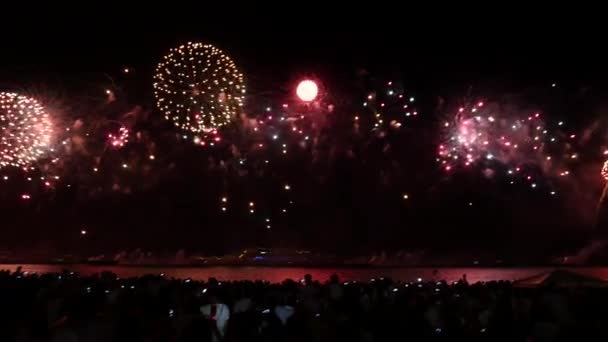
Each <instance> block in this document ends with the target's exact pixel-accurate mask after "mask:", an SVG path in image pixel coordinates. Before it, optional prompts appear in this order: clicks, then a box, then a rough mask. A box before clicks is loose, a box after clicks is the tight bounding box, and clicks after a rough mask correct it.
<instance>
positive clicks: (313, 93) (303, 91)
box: [296, 80, 319, 102]
mask: <svg viewBox="0 0 608 342" xmlns="http://www.w3.org/2000/svg"><path fill="white" fill-rule="evenodd" d="M318 92H319V88H318V87H317V84H316V83H315V82H313V81H311V80H304V81H302V82H300V84H298V88H297V89H296V94H298V97H299V98H300V100H302V101H305V102H310V101H312V100H314V99H315V98H316V97H317V93H318Z"/></svg>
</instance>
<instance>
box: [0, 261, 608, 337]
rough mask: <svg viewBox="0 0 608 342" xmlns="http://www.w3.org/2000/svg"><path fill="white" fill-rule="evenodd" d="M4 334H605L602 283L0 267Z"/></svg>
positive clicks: (607, 295)
mask: <svg viewBox="0 0 608 342" xmlns="http://www.w3.org/2000/svg"><path fill="white" fill-rule="evenodd" d="M0 303H1V309H0V311H1V312H2V319H1V320H0V321H1V322H2V323H1V324H2V332H1V333H0V334H1V336H0V341H53V342H55V341H66V342H85V341H86V342H89V341H91V342H93V341H95V342H101V341H129V342H135V341H142V342H143V341H168V342H172V341H198V342H204V341H210V342H222V341H226V342H229V341H247V342H249V341H351V342H356V341H361V342H376V341H525V342H528V341H530V342H532V341H573V340H575V339H579V340H581V341H606V340H608V333H607V332H606V329H605V327H606V324H607V323H608V305H607V304H608V291H606V290H603V289H591V288H586V289H580V288H579V289H567V290H566V289H561V288H558V287H556V286H551V285H547V286H543V287H540V288H518V287H514V286H513V284H512V283H510V282H489V283H475V284H469V283H468V282H467V281H466V276H464V277H463V279H462V280H460V281H458V282H454V283H451V284H447V283H445V282H436V281H432V282H426V281H424V280H422V279H419V280H418V281H416V282H396V281H392V280H391V279H387V278H377V279H372V280H370V281H368V282H365V283H362V282H355V281H350V282H349V281H340V280H339V279H338V277H337V276H332V277H331V279H329V280H326V281H324V282H317V281H314V280H313V279H312V277H311V276H310V275H306V276H305V277H304V279H302V280H300V281H293V280H286V281H284V282H282V283H280V284H273V283H268V282H262V281H230V282H228V281H218V280H216V279H213V278H211V279H209V280H208V281H195V280H191V279H169V278H168V277H166V276H164V275H162V274H160V275H147V276H142V277H137V278H128V279H121V278H120V277H118V276H117V275H115V274H112V273H101V274H98V275H93V276H79V275H78V274H74V273H72V272H68V271H66V272H63V273H55V274H28V273H26V272H21V271H20V270H17V271H16V272H8V271H3V272H2V273H0Z"/></svg>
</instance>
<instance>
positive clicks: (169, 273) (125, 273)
mask: <svg viewBox="0 0 608 342" xmlns="http://www.w3.org/2000/svg"><path fill="white" fill-rule="evenodd" d="M19 266H21V267H22V272H36V273H56V272H61V271H63V270H68V271H73V272H77V273H79V274H81V275H92V274H95V273H101V272H103V271H110V272H113V273H115V274H117V275H118V276H119V277H122V278H127V277H136V276H142V275H146V274H158V275H160V274H163V275H164V276H165V277H169V278H180V279H187V278H190V279H194V280H207V279H209V278H210V277H214V278H216V279H218V280H220V281H222V280H223V281H228V280H265V281H269V282H273V283H276V282H281V281H283V280H285V279H293V280H296V281H297V280H300V279H302V278H303V277H304V275H306V274H310V275H312V277H313V279H316V280H319V281H325V280H327V279H329V277H330V276H331V275H332V274H337V275H338V276H339V278H340V279H341V280H343V281H370V280H371V279H374V278H375V279H378V278H381V277H388V278H391V279H393V280H399V281H419V280H422V281H438V280H445V281H448V282H452V281H457V280H459V279H462V277H463V275H466V278H467V280H468V281H469V283H471V282H478V281H484V282H487V281H493V280H509V281H516V280H520V279H525V278H529V277H533V276H537V275H541V274H545V273H548V272H551V271H553V270H557V269H565V270H570V271H573V272H576V273H579V274H583V275H586V276H591V277H594V278H599V279H603V280H607V281H608V267H560V268H558V267H504V268H483V267H475V268H466V267H438V268H431V267H376V268H374V267H275V266H272V267H271V266H251V267H245V266H242V267H241V266H238V267H237V266H208V267H184V266H126V265H111V266H110V265H89V264H82V265H80V264H73V265H49V264H22V265H17V264H0V269H2V270H11V271H15V270H16V269H17V267H19Z"/></svg>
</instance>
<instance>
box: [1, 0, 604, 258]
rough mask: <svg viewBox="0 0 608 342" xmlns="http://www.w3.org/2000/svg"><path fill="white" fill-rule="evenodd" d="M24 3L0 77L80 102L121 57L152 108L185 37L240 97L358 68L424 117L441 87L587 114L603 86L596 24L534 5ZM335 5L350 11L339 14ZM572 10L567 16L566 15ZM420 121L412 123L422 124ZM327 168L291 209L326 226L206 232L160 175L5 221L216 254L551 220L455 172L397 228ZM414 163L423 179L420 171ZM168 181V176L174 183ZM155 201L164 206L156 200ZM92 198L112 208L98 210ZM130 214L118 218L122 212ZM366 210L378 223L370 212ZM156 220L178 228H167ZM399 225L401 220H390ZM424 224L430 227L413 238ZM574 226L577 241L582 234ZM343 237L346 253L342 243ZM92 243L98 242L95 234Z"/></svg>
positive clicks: (436, 241) (476, 231)
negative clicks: (231, 77)
mask: <svg viewBox="0 0 608 342" xmlns="http://www.w3.org/2000/svg"><path fill="white" fill-rule="evenodd" d="M28 4H29V5H31V7H34V9H27V11H26V9H25V8H19V9H17V8H15V9H12V8H11V9H10V10H6V11H3V14H2V15H3V21H2V23H0V28H1V29H2V33H3V34H2V39H1V42H2V46H1V48H2V51H1V53H0V86H2V87H4V88H6V89H31V88H36V89H38V88H40V87H42V88H44V89H47V90H49V88H50V89H51V90H52V91H54V92H58V93H61V94H66V95H65V96H66V97H71V96H72V95H73V94H74V96H82V95H83V93H87V92H89V91H91V92H93V93H94V92H95V91H98V89H95V87H90V86H91V85H92V84H96V82H98V81H99V80H103V79H104V77H105V76H104V75H111V76H113V75H116V74H119V70H121V69H122V68H123V67H130V68H132V69H133V70H135V74H134V77H133V79H131V80H130V81H129V82H131V83H130V84H129V86H128V88H129V97H130V99H129V102H130V104H142V105H143V106H144V107H146V108H153V101H152V88H151V87H150V84H151V79H152V71H153V68H154V66H155V64H156V62H157V60H158V59H159V58H160V56H162V55H163V54H164V53H165V52H166V51H167V50H168V49H169V48H170V47H173V46H175V45H177V44H181V43H183V42H186V41H189V40H198V41H207V42H210V43H213V44H215V45H217V46H220V47H221V48H223V49H224V50H226V51H229V52H230V54H231V55H232V56H233V57H234V59H235V60H237V61H238V64H239V65H240V66H242V68H243V70H244V72H245V74H246V75H247V78H248V88H249V89H250V93H251V94H254V95H255V94H263V93H267V92H270V93H281V92H283V93H284V92H287V91H289V89H290V87H291V84H292V83H294V82H295V81H296V80H298V79H300V78H301V77H303V76H310V75H312V76H314V77H318V78H321V79H323V82H324V83H326V85H327V87H328V88H330V89H332V91H334V92H335V93H336V94H345V93H350V92H351V91H352V90H353V89H354V88H356V86H355V84H356V83H357V82H358V80H359V79H360V75H361V72H362V71H365V72H366V73H369V75H372V77H374V78H378V79H380V78H393V77H395V78H397V79H401V80H406V82H407V85H408V86H409V87H411V88H414V89H416V90H417V91H418V93H420V94H421V95H420V96H421V98H422V101H423V105H424V106H425V108H426V110H427V112H430V113H432V112H433V111H435V110H436V107H437V101H438V98H447V99H448V101H449V98H450V97H452V98H460V97H461V96H462V95H464V94H466V93H467V92H469V91H471V90H473V91H474V92H475V93H476V94H478V95H479V96H502V95H504V94H517V96H524V97H526V96H528V94H533V95H531V96H532V97H533V100H532V101H531V102H533V103H534V104H540V103H542V104H543V105H545V106H548V107H550V108H553V109H555V110H556V112H559V115H564V113H563V111H566V109H569V108H571V107H575V106H576V104H578V103H580V102H584V101H587V99H584V100H580V99H577V96H578V94H580V93H581V92H583V91H587V90H586V89H592V91H590V92H589V91H587V93H591V95H590V96H591V98H592V99H593V101H592V102H593V106H595V107H593V108H594V109H597V108H601V106H602V104H601V101H599V100H597V99H598V98H602V96H603V95H604V94H605V89H606V79H607V78H606V77H607V76H608V66H607V65H608V64H607V63H606V61H607V60H608V52H607V51H606V49H605V46H604V45H605V44H604V43H605V42H604V40H605V39H603V33H604V31H605V30H602V29H600V27H599V26H600V22H599V21H597V20H595V19H594V17H593V16H590V15H588V14H584V15H583V14H581V15H580V16H578V13H577V15H574V13H576V11H573V12H572V13H569V14H566V15H556V14H554V13H552V12H549V11H548V10H547V9H546V8H539V9H535V10H534V11H531V9H530V8H523V9H509V10H505V9H504V8H502V9H501V8H498V9H490V8H478V10H481V11H482V13H479V14H478V13H476V12H474V11H473V10H471V11H469V10H468V9H464V8H461V9H460V11H454V12H452V11H451V9H450V8H446V9H445V12H444V13H439V11H435V10H433V11H420V12H419V11H418V10H417V9H415V8H407V7H406V8H397V7H396V5H390V6H389V5H380V4H371V3H368V4H361V5H352V6H353V8H348V9H347V8H343V7H342V8H339V9H337V10H330V9H328V8H326V7H327V6H328V5H327V4H325V5H313V4H310V8H308V9H300V8H298V6H306V4H301V3H297V4H294V5H295V6H296V7H294V8H291V9H288V10H287V9H282V10H281V9H279V8H275V9H274V10H278V12H277V13H272V12H271V9H268V8H261V7H253V8H251V9H247V8H243V9H242V10H240V11H235V12H234V13H233V12H232V11H231V10H220V9H216V8H212V7H209V6H207V5H205V4H204V3H203V2H201V3H200V4H198V5H188V6H186V5H178V4H172V3H164V4H162V6H161V5H156V4H152V3H151V4H149V5H147V6H143V5H142V7H141V8H137V7H135V8H128V7H126V5H120V4H111V3H104V4H91V7H90V8H88V9H85V8H76V7H71V6H67V5H66V6H55V5H53V6H49V7H46V6H45V7H40V8H35V7H36V6H37V5H35V4H34V3H29V2H28ZM28 4H26V6H27V5H28ZM83 5H84V4H83ZM496 5H497V6H501V5H502V6H506V5H505V4H496ZM342 6H343V5H342ZM70 7H71V8H70ZM234 7H236V8H239V5H238V4H234ZM368 7H369V8H368ZM70 10H72V11H74V12H70ZM350 10H353V11H354V13H352V14H351V13H349V11H350ZM536 10H538V12H537V11H536ZM537 13H544V14H543V15H538V14H537ZM575 18H577V19H579V20H581V21H582V23H576V22H575ZM4 19H5V20H4ZM554 82H556V83H559V85H560V87H562V89H563V93H562V94H561V96H563V98H562V99H559V100H558V101H554V100H552V101H548V102H547V101H545V102H544V103H543V97H542V95H541V96H540V97H539V96H538V94H539V92H538V91H537V89H539V88H543V87H548V86H549V85H550V84H551V83H554ZM96 87H101V85H97V86H96ZM540 93H541V94H542V92H540ZM522 94H524V95H522ZM571 99H574V100H571ZM64 102H68V103H69V102H70V100H69V99H68V100H64ZM572 103H575V104H572ZM70 107H72V108H73V107H77V106H75V105H70ZM562 107H563V108H562ZM556 108H557V109H556ZM572 121H574V122H575V123H576V122H577V121H578V122H580V125H581V126H584V125H585V124H587V123H588V121H586V119H585V118H576V117H574V119H573V120H572ZM431 124H432V122H431V121H429V122H427V125H428V126H429V127H430V125H431ZM432 149H433V147H432V146H431V145H430V143H429V142H428V141H427V142H426V143H422V146H420V148H419V154H423V152H424V151H427V150H432ZM415 163H416V162H415V161H412V164H415ZM423 165H424V164H423ZM335 168H336V170H335V172H336V174H337V175H341V176H340V177H336V179H339V180H336V181H334V182H333V183H331V184H332V187H333V188H332V191H329V190H328V192H331V193H332V194H333V195H334V196H335V198H333V199H331V200H328V201H330V202H328V206H327V208H325V211H322V212H315V213H312V214H311V213H310V212H308V213H299V214H298V215H299V216H298V217H299V218H304V217H307V216H310V215H312V216H315V215H317V216H318V217H317V218H318V219H319V220H322V219H323V218H324V217H327V218H328V221H327V223H326V224H325V225H318V222H317V221H315V220H301V222H298V223H295V224H294V223H293V222H288V223H285V225H286V226H288V225H291V227H297V228H286V231H284V232H283V233H279V234H276V236H269V235H267V234H266V233H265V232H264V233H263V235H261V234H257V233H255V232H256V231H253V232H252V231H251V230H248V227H247V226H246V224H245V223H243V221H235V222H232V223H230V224H229V223H223V225H222V228H220V229H218V228H215V226H217V222H218V221H217V220H218V219H217V218H216V217H215V216H213V215H211V214H209V215H206V214H201V215H200V216H198V215H199V212H198V211H199V210H200V208H199V207H197V206H196V205H198V204H200V203H199V202H193V201H191V199H192V198H195V197H197V194H193V193H187V192H186V193H187V195H186V196H185V200H184V203H176V201H178V199H179V198H181V194H180V193H179V191H180V190H176V189H181V190H184V189H187V188H188V187H189V186H190V185H191V184H187V183H183V181H182V182H177V183H171V182H169V183H168V184H166V183H165V184H164V185H163V186H160V187H158V188H156V189H154V190H152V191H149V192H147V193H145V194H142V195H137V196H133V197H134V198H131V199H124V198H114V197H113V198H110V199H105V200H104V201H103V203H98V202H95V203H84V204H83V203H82V200H78V203H77V204H75V203H76V202H75V201H74V200H73V199H70V196H69V195H65V196H66V198H67V199H66V198H62V197H61V195H60V196H58V197H59V199H54V200H53V201H52V203H51V204H48V203H47V204H44V203H43V204H40V203H39V204H38V209H37V210H38V213H43V214H40V215H39V216H40V217H39V218H38V219H36V218H35V217H36V215H33V216H34V219H33V221H28V222H29V223H21V224H20V223H19V222H20V215H26V214H27V213H28V210H31V209H32V208H25V209H24V208H20V209H19V210H20V211H18V213H19V214H17V215H14V217H13V219H12V220H10V222H11V225H10V226H11V229H17V228H19V227H20V225H26V226H28V229H27V230H26V231H27V232H28V234H30V233H31V232H34V235H35V236H37V237H38V238H39V239H38V240H39V241H42V243H43V244H50V245H53V246H56V245H58V246H62V247H65V246H73V245H74V244H78V242H77V241H78V240H77V239H78V238H77V237H76V238H74V237H73V235H74V231H77V230H78V229H79V227H81V226H83V225H88V226H93V227H96V228H95V229H96V230H97V231H98V232H100V233H98V234H99V236H100V237H99V239H100V241H103V244H105V245H106V246H110V248H114V247H118V248H121V247H136V246H139V245H142V246H149V247H150V248H156V249H162V248H163V247H164V248H176V247H179V246H184V245H185V246H187V247H188V248H191V249H196V248H197V246H201V247H200V248H203V249H211V250H214V251H220V252H221V251H225V250H230V249H232V248H233V247H234V246H241V245H246V244H260V245H264V244H278V243H282V242H285V241H289V242H290V243H292V244H294V245H307V246H312V247H318V248H322V249H329V250H331V249H332V248H333V247H335V246H336V245H339V244H343V245H347V247H342V251H345V252H353V251H355V252H356V251H359V250H365V249H380V248H383V247H385V246H386V247H387V248H392V249H397V248H399V247H400V246H401V244H404V245H415V246H445V245H449V244H450V243H448V242H451V241H458V243H460V244H462V245H484V244H486V242H487V244H488V245H491V246H500V245H501V241H511V242H513V241H517V240H518V239H519V237H520V236H528V237H530V238H531V240H532V241H539V240H543V239H546V238H547V232H548V231H551V229H552V226H551V225H552V224H554V223H555V222H554V221H555V220H547V219H546V218H547V217H545V215H547V213H549V212H551V210H555V209H556V208H560V207H561V206H562V205H563V203H560V204H559V205H553V204H549V205H546V206H544V207H543V208H542V209H543V210H541V213H540V214H538V215H540V216H541V217H532V216H533V215H532V214H531V211H530V210H525V208H523V209H522V208H519V207H520V206H521V207H525V206H526V205H527V204H529V203H536V202H534V201H533V200H531V201H532V202H525V203H520V204H516V202H517V199H518V198H519V197H520V196H524V195H523V192H522V193H517V192H516V193H509V194H507V195H505V196H502V192H501V191H502V189H501V187H500V185H490V187H491V190H489V191H488V192H487V193H480V192H479V191H478V190H479V189H482V188H485V187H487V186H489V185H488V184H485V182H484V181H483V180H481V181H479V180H474V179H473V180H471V179H464V180H458V181H454V182H453V183H456V184H462V185H457V186H452V187H448V189H447V190H446V189H443V190H437V191H435V192H434V193H433V195H432V196H441V197H442V198H443V200H442V201H436V200H430V201H427V202H424V203H420V204H416V207H415V209H411V208H410V209H408V210H414V211H420V213H421V214H420V215H418V216H415V217H414V219H413V223H406V222H409V221H408V220H407V219H406V218H405V216H407V215H406V214H404V213H403V210H402V208H400V207H398V206H396V207H395V208H391V205H384V204H377V203H374V204H372V205H371V207H357V205H360V204H361V203H363V202H362V201H361V198H365V197H366V196H370V193H371V194H374V193H375V192H376V191H377V189H375V188H374V186H373V185H372V184H368V185H367V186H368V187H369V188H366V189H367V190H365V191H363V190H361V192H360V193H359V192H357V191H354V190H353V186H352V185H353V184H354V182H355V179H356V177H357V175H356V173H357V170H355V172H354V173H355V175H350V174H351V173H353V172H352V170H350V169H349V164H348V162H343V163H342V162H340V163H336V165H335ZM196 170H197V168H196V167H193V168H191V169H190V170H188V169H185V170H182V171H180V172H183V173H184V174H181V175H180V177H182V178H188V176H189V175H193V176H194V177H195V175H196ZM360 172H361V174H364V171H360ZM418 172H419V173H430V174H432V173H433V171H431V170H430V169H422V170H418ZM349 175H350V176H352V179H351V180H350V181H349V180H348V176H349ZM344 176H347V177H346V180H344V179H345V177H344ZM463 178H466V176H463ZM471 178H473V177H471ZM461 182H462V183H461ZM175 184H178V186H177V187H173V185H175ZM207 185H208V184H207ZM425 186H427V185H426V184H420V185H419V187H425ZM182 187H183V188H182ZM184 191H186V190H184ZM366 191H367V192H366ZM376 195H377V197H374V196H371V197H369V198H371V199H370V201H373V199H374V198H376V199H381V198H383V196H384V195H381V194H376ZM357 196H359V197H361V198H358V197H357ZM432 196H431V197H432ZM525 196H527V195H525ZM160 197H166V198H168V201H169V202H171V203H169V204H167V203H164V204H163V203H161V202H160V201H156V200H155V199H157V198H160ZM468 197H470V198H474V199H475V202H476V203H479V202H481V203H484V204H483V205H482V207H481V208H480V209H479V210H478V211H477V212H476V213H475V214H467V213H466V212H463V211H462V210H460V209H459V208H457V206H458V205H460V204H462V203H463V201H465V200H463V199H464V198H468ZM213 198H215V197H213ZM353 198H356V199H353ZM210 201H212V200H210ZM331 201H333V202H331ZM351 201H352V202H351ZM203 202H204V201H203ZM193 203H197V204H196V205H195V204H193ZM336 203H340V205H336ZM4 206H5V210H10V209H9V208H11V205H8V204H6V203H5V205H4ZM167 206H168V207H171V208H172V213H173V214H171V213H169V214H167V213H165V215H164V216H163V215H160V216H154V215H152V217H151V218H149V219H143V220H142V215H144V214H148V211H147V210H146V209H145V208H156V209H157V210H159V211H162V210H163V208H166V207H167ZM190 206H191V207H190ZM98 208H100V210H107V211H109V212H111V213H108V214H107V215H103V217H100V216H99V213H98V211H97V209H98ZM116 208H122V209H123V210H126V212H121V211H117V210H116ZM125 208H126V209H125ZM129 208H133V212H131V213H129ZM505 208H511V209H512V210H509V209H505ZM366 210H369V213H365V212H364V211H366ZM152 211H154V210H152ZM362 212H363V213H362ZM45 215H47V216H45ZM172 215H173V216H172ZM324 215H325V216H324ZM565 215H566V214H565ZM178 216H179V218H178V219H176V217H178ZM566 216H568V215H566ZM201 217H202V218H201ZM330 217H331V219H329V218H330ZM378 217H380V218H381V219H379V220H376V218H378ZM47 218H51V219H50V221H52V224H50V226H51V227H52V228H50V227H46V228H40V226H39V225H38V224H39V223H40V222H39V221H44V220H46V219H47ZM197 220H202V221H205V220H208V221H207V223H209V224H208V225H207V226H205V224H203V226H205V227H204V228H200V229H198V228H196V227H198V226H197V224H195V222H196V221H197ZM332 220H333V221H332ZM556 220H557V219H556ZM170 222H175V225H176V226H179V225H183V226H187V228H183V229H182V228H179V227H178V228H175V229H174V228H168V227H167V225H168V224H169V223H170ZM469 224H470V226H469V227H467V225H469ZM37 225H38V226H37ZM199 225H200V222H199ZM408 225H409V226H411V227H414V228H413V229H411V230H407V229H404V228H403V226H408ZM543 225H547V227H544V226H543ZM580 225H581V226H586V225H587V224H586V223H581V224H580ZM209 226H214V227H213V228H210V227H209ZM426 226H432V227H434V228H433V229H431V230H429V231H426V232H425V231H424V228H425V227H426ZM564 226H567V227H563V229H567V231H568V232H570V233H571V234H570V235H569V236H576V235H578V234H577V233H576V231H574V233H573V230H572V229H578V228H572V226H576V224H573V223H572V222H570V221H567V220H566V223H565V224H564ZM328 227H330V229H331V227H335V231H334V232H331V231H327V229H328ZM222 229H223V231H221V230H222ZM252 229H253V228H252ZM92 230H93V229H92ZM218 230H220V232H218ZM587 231H588V230H585V233H584V234H582V235H585V236H586V235H587ZM233 234H236V235H242V237H243V241H237V242H235V241H234V236H233ZM319 234H324V235H326V236H327V239H326V241H321V242H319V239H318V238H316V236H318V235H319ZM526 234H527V235H526ZM438 236H439V238H437V237H438ZM14 238H15V240H19V239H21V238H23V235H22V234H18V233H15V235H14ZM75 241H76V242H75ZM17 244H18V243H17ZM100 244H101V243H100ZM351 245H352V246H353V247H352V248H350V247H348V246H351ZM95 247H96V248H97V249H103V246H100V245H99V244H98V245H96V246H95Z"/></svg>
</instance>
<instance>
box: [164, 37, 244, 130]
mask: <svg viewBox="0 0 608 342" xmlns="http://www.w3.org/2000/svg"><path fill="white" fill-rule="evenodd" d="M154 95H155V97H156V103H157V105H158V107H159V109H160V110H161V111H162V112H163V113H164V115H165V118H166V119H167V120H169V121H171V122H172V123H173V124H174V125H175V126H177V127H178V128H180V129H182V130H184V131H186V132H190V133H194V134H197V133H201V132H203V133H208V132H212V131H215V130H217V129H219V128H220V127H222V126H224V125H226V124H228V123H229V122H230V121H231V120H232V119H233V118H234V117H235V115H236V114H237V112H238V111H239V110H240V109H241V107H242V106H243V101H244V98H245V85H244V82H243V74H241V73H240V72H239V70H238V69H237V67H236V65H235V63H234V62H233V61H232V59H231V58H230V57H229V56H228V55H226V54H225V53H224V52H223V51H222V50H220V49H218V48H216V47H214V46H212V45H208V44H202V43H191V42H189V43H187V44H186V45H182V46H180V47H178V48H174V49H171V50H170V52H169V54H168V55H166V56H165V57H164V58H163V60H162V61H161V62H160V63H159V64H158V66H157V67H156V74H155V75H154Z"/></svg>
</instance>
